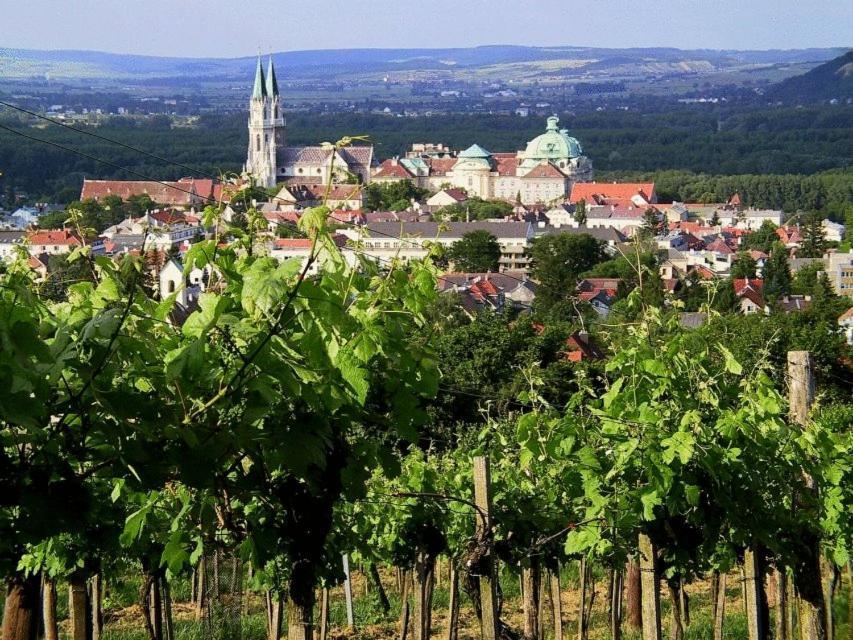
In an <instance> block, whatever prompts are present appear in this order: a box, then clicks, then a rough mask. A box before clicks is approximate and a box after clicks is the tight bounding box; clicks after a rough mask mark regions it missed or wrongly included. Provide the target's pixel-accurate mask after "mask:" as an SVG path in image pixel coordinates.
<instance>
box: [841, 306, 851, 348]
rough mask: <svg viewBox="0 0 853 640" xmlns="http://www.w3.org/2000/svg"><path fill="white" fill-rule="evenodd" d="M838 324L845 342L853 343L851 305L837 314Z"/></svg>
mask: <svg viewBox="0 0 853 640" xmlns="http://www.w3.org/2000/svg"><path fill="white" fill-rule="evenodd" d="M838 326H839V327H841V332H842V333H843V334H844V336H845V337H846V338H847V344H849V345H853V307H850V308H849V309H848V310H847V311H845V312H844V313H842V314H841V315H840V316H838Z"/></svg>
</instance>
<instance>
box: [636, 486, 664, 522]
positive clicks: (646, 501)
mask: <svg viewBox="0 0 853 640" xmlns="http://www.w3.org/2000/svg"><path fill="white" fill-rule="evenodd" d="M640 502H642V504H643V520H654V519H655V511H654V509H655V507H656V506H658V505H659V504H660V503H661V501H660V496H658V492H657V491H656V490H655V489H646V490H645V491H643V493H642V494H641V495H640Z"/></svg>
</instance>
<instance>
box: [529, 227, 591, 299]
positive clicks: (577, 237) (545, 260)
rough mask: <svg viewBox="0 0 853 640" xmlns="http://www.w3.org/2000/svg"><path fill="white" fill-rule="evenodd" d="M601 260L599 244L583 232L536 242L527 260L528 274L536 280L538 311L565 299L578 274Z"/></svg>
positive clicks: (572, 287)
mask: <svg viewBox="0 0 853 640" xmlns="http://www.w3.org/2000/svg"><path fill="white" fill-rule="evenodd" d="M603 257H604V253H603V248H602V244H601V243H600V242H599V241H598V240H596V239H595V238H593V237H592V236H590V235H587V234H585V233H583V234H570V233H558V234H553V235H547V236H542V237H540V238H537V239H535V240H534V241H533V246H532V248H531V250H530V258H531V273H532V275H533V277H534V278H535V279H536V280H538V281H539V288H538V289H537V291H536V302H535V304H536V307H537V309H538V310H542V311H547V310H548V309H550V308H551V307H552V306H553V305H554V304H556V303H557V302H560V301H565V300H568V299H569V297H570V296H571V295H572V294H573V293H574V291H575V286H576V284H577V281H578V277H579V276H580V274H581V273H583V272H584V271H587V270H588V269H591V268H592V267H593V266H594V265H596V264H597V263H599V262H601V260H602V259H603Z"/></svg>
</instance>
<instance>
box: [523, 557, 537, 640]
mask: <svg viewBox="0 0 853 640" xmlns="http://www.w3.org/2000/svg"><path fill="white" fill-rule="evenodd" d="M521 582H522V584H523V585H524V592H523V594H522V609H523V611H524V638H525V640H539V582H540V576H539V562H538V561H537V560H536V559H535V558H533V559H531V560H530V566H529V567H523V568H522V569H521Z"/></svg>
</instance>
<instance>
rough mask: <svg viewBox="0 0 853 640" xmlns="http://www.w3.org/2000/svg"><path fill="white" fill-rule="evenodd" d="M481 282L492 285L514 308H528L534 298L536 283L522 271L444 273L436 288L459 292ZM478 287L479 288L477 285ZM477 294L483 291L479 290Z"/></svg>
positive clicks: (506, 302) (442, 290) (504, 301)
mask: <svg viewBox="0 0 853 640" xmlns="http://www.w3.org/2000/svg"><path fill="white" fill-rule="evenodd" d="M482 282H489V283H491V284H492V285H494V286H495V287H496V288H497V289H498V290H500V292H501V293H502V295H503V298H504V300H503V303H502V304H509V305H511V306H513V307H515V308H516V309H530V308H531V307H532V306H533V301H534V300H535V299H536V283H535V282H533V281H532V280H530V279H529V278H528V277H527V274H526V273H525V272H523V271H504V272H499V273H446V274H444V275H442V276H440V277H439V281H438V290H439V291H440V292H442V293H446V292H448V291H455V292H460V291H464V290H466V289H470V288H471V287H473V286H474V285H478V284H479V283H482ZM478 289H481V288H479V287H478ZM477 293H478V294H482V293H485V292H484V291H482V290H480V291H478V292H477Z"/></svg>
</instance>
